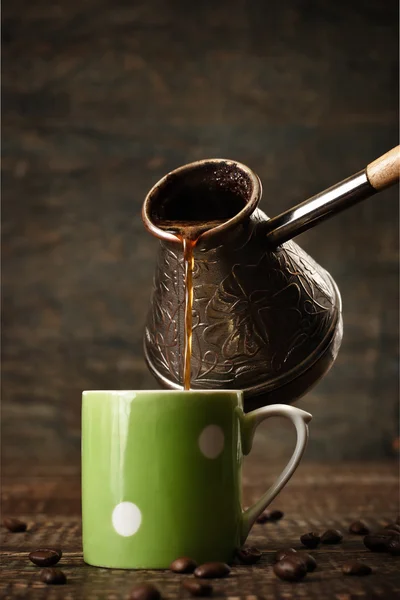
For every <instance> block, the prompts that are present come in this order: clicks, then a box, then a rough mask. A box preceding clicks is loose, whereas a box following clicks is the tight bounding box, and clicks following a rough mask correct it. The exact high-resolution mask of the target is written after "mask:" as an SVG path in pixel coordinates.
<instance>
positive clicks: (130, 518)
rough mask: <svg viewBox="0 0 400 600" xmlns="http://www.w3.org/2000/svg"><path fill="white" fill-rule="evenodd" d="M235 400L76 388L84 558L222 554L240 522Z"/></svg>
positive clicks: (225, 395)
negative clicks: (79, 400) (79, 411)
mask: <svg viewBox="0 0 400 600" xmlns="http://www.w3.org/2000/svg"><path fill="white" fill-rule="evenodd" d="M241 407H242V394H241V392H238V391H207V392H204V391H189V392H182V391H154V392H149V391H146V392H144V391H142V392H134V391H121V392H118V391H91V392H84V393H83V403H82V516H83V551H84V560H85V561H86V562H87V563H89V564H92V565H97V566H106V567H113V568H166V567H168V566H169V564H170V563H171V562H172V561H173V560H174V559H175V558H177V557H179V556H190V557H192V558H193V559H195V560H196V561H197V562H199V563H201V562H205V561H211V560H222V561H230V560H231V559H232V556H233V552H234V549H235V548H236V547H237V546H238V545H239V543H240V535H241V533H240V531H241V523H242V510H241V498H240V493H241V492H240V490H241V484H240V471H241V463H242V447H241V435H240V420H241V419H242V417H243V412H242V408H241Z"/></svg>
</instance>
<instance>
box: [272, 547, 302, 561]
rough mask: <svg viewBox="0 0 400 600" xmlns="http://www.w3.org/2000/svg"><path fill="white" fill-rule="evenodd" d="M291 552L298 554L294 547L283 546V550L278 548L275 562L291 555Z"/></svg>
mask: <svg viewBox="0 0 400 600" xmlns="http://www.w3.org/2000/svg"><path fill="white" fill-rule="evenodd" d="M291 554H297V550H295V549H294V548H281V550H277V551H276V552H275V557H274V558H275V562H279V561H280V560H282V559H284V558H286V557H288V556H290V555H291Z"/></svg>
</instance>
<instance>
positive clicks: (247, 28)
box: [2, 0, 398, 472]
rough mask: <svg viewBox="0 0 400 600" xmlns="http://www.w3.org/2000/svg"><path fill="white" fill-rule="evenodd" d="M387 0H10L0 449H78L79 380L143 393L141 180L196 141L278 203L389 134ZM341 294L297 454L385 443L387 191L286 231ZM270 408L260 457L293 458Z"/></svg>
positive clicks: (394, 131) (380, 146) (393, 80)
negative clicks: (335, 344)
mask: <svg viewBox="0 0 400 600" xmlns="http://www.w3.org/2000/svg"><path fill="white" fill-rule="evenodd" d="M397 23H398V10H397V1H396V0H385V2H379V1H378V0H375V1H373V2H372V1H368V0H352V1H351V2H349V1H348V0H346V1H345V0H335V1H329V0H294V1H288V2H273V1H271V2H266V1H262V0H260V1H256V0H252V1H250V0H247V1H246V0H230V1H228V0H220V1H218V2H215V1H214V0H202V1H201V2H197V3H193V2H187V0H174V1H172V0H170V1H168V0H146V1H142V0H137V1H134V0H79V1H78V0H54V1H50V0H35V1H34V2H32V1H31V0H13V1H11V0H7V1H6V2H5V3H3V29H2V36H3V81H2V84H3V85H2V101H3V179H2V192H3V193H2V199H3V202H2V225H3V237H2V244H3V250H2V430H3V431H2V433H3V435H2V458H3V462H4V465H5V467H6V470H7V469H8V470H9V469H12V470H13V471H14V472H15V471H16V472H18V470H19V471H21V472H22V471H23V470H24V469H25V468H27V466H29V464H32V463H35V464H36V465H42V466H43V469H45V468H46V466H48V467H49V468H50V467H51V469H56V468H57V466H63V468H66V467H68V465H70V466H71V467H72V468H73V467H77V466H78V464H79V455H80V393H81V390H83V389H91V388H103V389H104V388H138V389H140V388H151V387H154V382H153V379H152V377H151V375H150V374H149V373H148V371H147V369H146V366H145V363H144V360H143V355H142V340H141V338H142V329H143V324H144V319H145V314H146V310H147V307H148V299H149V293H150V288H151V281H152V271H153V264H154V258H155V251H156V242H155V241H154V240H153V239H152V238H151V237H150V236H149V235H148V234H147V233H146V232H145V231H144V228H143V226H142V223H141V219H140V209H141V204H142V201H143V198H144V195H145V194H146V192H147V191H148V189H149V188H150V187H151V186H152V185H153V184H154V183H155V181H157V179H158V178H159V177H161V176H162V175H163V174H165V173H166V172H168V171H169V170H171V169H173V168H175V167H177V166H179V165H181V164H184V163H186V162H190V161H193V160H196V159H200V158H207V157H226V158H233V159H238V160H240V161H242V162H244V163H247V164H248V165H249V166H250V167H252V168H253V169H254V170H255V171H256V172H257V173H258V174H259V175H260V177H261V179H262V182H263V185H264V190H265V192H264V197H263V200H262V204H261V207H262V208H263V209H264V210H265V211H266V212H267V213H268V214H269V215H270V216H273V215H275V214H277V213H278V212H280V211H282V210H283V209H286V208H288V207H290V206H291V205H293V204H294V203H297V202H298V201H301V200H303V199H304V198H306V197H307V196H309V195H311V194H313V193H315V192H317V191H319V190H321V189H323V188H324V187H327V186H329V185H331V184H333V183H335V182H336V181H337V180H339V179H341V178H344V177H346V176H348V175H350V174H352V173H353V172H355V171H357V170H359V169H360V168H362V167H364V166H365V165H366V164H367V162H369V161H371V160H372V159H374V158H375V157H376V156H378V155H380V154H382V153H383V152H385V151H386V150H388V149H389V148H390V147H392V146H394V145H395V144H396V143H397V139H398V128H397V122H398V112H397V106H398V94H397V89H398V59H397V56H398V47H397V44H398V26H397ZM298 241H299V242H300V244H301V245H303V247H304V248H305V249H306V250H307V251H308V252H310V254H311V255H312V256H313V257H314V258H315V259H316V260H317V261H318V262H320V263H321V264H322V265H323V266H324V267H325V268H327V269H328V270H329V271H330V272H331V273H332V275H333V276H334V277H335V279H336V281H337V282H338V284H339V287H340V289H341V291H342V296H343V304H344V328H345V337H344V341H343V346H342V350H341V353H340V357H339V359H338V361H337V363H336V365H335V366H334V368H333V370H332V371H331V372H330V374H329V375H328V376H327V377H326V379H325V380H324V381H323V382H322V383H320V384H319V385H318V387H316V388H315V389H314V390H313V391H312V392H311V393H310V394H309V395H308V396H307V397H306V398H304V399H303V400H302V401H301V402H300V406H301V407H303V408H305V409H306V410H309V411H311V412H312V413H313V414H314V421H313V423H312V436H311V442H310V446H309V450H308V453H307V456H308V458H310V459H311V458H312V459H317V460H328V459H346V460H347V459H357V460H359V459H372V458H374V459H382V458H385V457H394V456H396V453H397V452H398V418H397V410H398V409H397V406H398V192H397V190H391V191H387V192H384V193H382V194H381V195H380V196H376V197H374V198H372V199H370V200H368V201H366V202H365V203H364V204H362V205H360V206H358V207H356V208H353V209H352V210H349V211H348V212H346V213H344V214H342V215H340V216H338V217H336V218H335V219H333V220H331V221H330V222H327V223H325V224H323V225H320V226H319V227H318V228H316V229H314V230H312V231H310V232H308V233H306V234H303V235H302V236H301V238H299V240H298ZM287 431H288V430H287V429H286V428H285V427H284V426H283V425H281V424H280V423H278V422H277V423H276V426H275V427H272V426H271V424H270V425H269V426H268V425H266V426H265V427H264V428H263V429H262V431H261V433H260V435H259V438H258V441H257V444H256V448H255V452H256V453H259V454H261V453H262V452H264V451H265V450H266V449H267V450H268V452H269V453H270V455H271V456H274V457H277V458H280V457H281V456H282V457H283V456H286V455H287V453H288V448H289V446H291V444H292V443H293V437H292V434H289V433H287Z"/></svg>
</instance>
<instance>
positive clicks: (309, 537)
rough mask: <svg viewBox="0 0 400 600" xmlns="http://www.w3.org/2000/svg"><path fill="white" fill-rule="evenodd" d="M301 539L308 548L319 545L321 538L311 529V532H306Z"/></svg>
mask: <svg viewBox="0 0 400 600" xmlns="http://www.w3.org/2000/svg"><path fill="white" fill-rule="evenodd" d="M300 541H301V543H302V544H303V546H306V548H316V547H317V546H318V545H319V543H320V541H321V538H320V536H319V535H318V533H315V532H314V531H310V533H305V534H304V535H302V536H301V537H300Z"/></svg>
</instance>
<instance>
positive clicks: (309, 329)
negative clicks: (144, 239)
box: [143, 147, 400, 408]
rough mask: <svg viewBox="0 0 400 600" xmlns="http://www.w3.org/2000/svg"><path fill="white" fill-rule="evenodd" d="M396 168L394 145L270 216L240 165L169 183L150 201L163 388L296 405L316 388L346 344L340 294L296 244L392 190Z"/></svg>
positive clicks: (189, 173)
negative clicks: (239, 392)
mask: <svg viewBox="0 0 400 600" xmlns="http://www.w3.org/2000/svg"><path fill="white" fill-rule="evenodd" d="M399 167H400V152H399V147H397V148H394V149H392V150H390V151H389V152H388V153H387V154H385V155H383V156H382V157H380V158H378V159H377V160H375V161H374V162H372V163H370V164H369V165H368V166H367V167H366V169H364V170H362V171H360V172H359V173H356V174H355V175H353V176H351V177H349V178H348V179H345V180H344V181H341V182H340V183H338V184H336V185H334V186H333V187H331V188H329V189H327V190H325V191H323V192H321V193H319V194H317V195H316V196H313V197H312V198H310V199H309V200H306V201H305V202H303V203H301V204H299V205H297V206H295V207H294V208H292V209H290V210H288V211H286V212H284V213H283V214H281V215H279V216H277V217H274V218H272V219H268V217H267V216H266V215H265V214H264V213H262V211H260V210H259V209H258V207H257V206H258V202H259V200H260V198H261V193H262V192H261V183H260V180H259V178H258V177H257V175H255V174H254V173H253V172H252V171H251V170H250V169H249V168H248V167H246V166H245V165H242V164H241V163H238V162H235V161H230V160H222V159H210V160H203V161H198V162H196V163H192V164H189V165H185V166H183V167H180V168H179V169H176V170H175V171H173V172H172V173H170V174H168V175H166V176H165V177H164V178H162V179H161V180H160V181H159V182H158V183H157V184H156V185H155V186H154V187H153V188H152V190H151V191H150V192H149V194H148V195H147V197H146V199H145V202H144V206H143V220H144V223H145V226H146V227H147V228H148V230H149V231H150V232H151V233H153V234H154V235H155V236H157V237H158V238H159V239H160V240H161V244H160V251H159V262H158V269H157V272H156V278H155V287H154V290H153V296H152V303H151V307H150V311H149V316H148V321H147V326H146V332H145V341H144V349H145V356H146V360H147V363H148V366H149V367H150V369H151V371H152V372H153V374H154V375H155V376H156V378H157V379H158V380H159V382H160V383H161V384H162V385H163V386H164V387H168V388H175V389H179V388H181V387H182V382H183V387H184V389H189V388H190V384H191V383H192V386H193V387H194V389H206V388H210V387H212V388H232V389H243V390H244V392H245V403H246V401H247V405H248V406H247V407H248V408H254V407H255V406H259V405H262V404H266V403H273V402H276V401H280V402H282V401H283V402H292V401H294V400H295V399H297V398H298V397H299V396H301V395H302V394H303V393H305V391H307V390H308V389H309V388H310V387H311V386H312V385H314V384H315V383H316V381H318V379H320V378H321V377H322V376H323V375H324V374H325V373H326V372H327V371H328V370H329V368H330V366H331V365H332V364H333V362H334V360H335V358H336V356H337V353H338V350H339V347H340V342H341V338H342V319H341V300H340V294H339V291H338V289H337V287H336V285H335V283H334V281H333V279H332V278H331V276H330V275H329V274H328V273H327V272H326V271H325V270H324V269H322V268H321V267H319V265H317V264H316V263H315V261H313V259H312V258H311V257H309V256H308V255H307V254H306V253H305V252H304V251H303V250H301V249H300V248H299V247H298V246H297V244H295V243H294V242H292V241H289V240H291V238H293V237H295V236H296V235H298V234H299V233H302V232H303V231H306V230H307V229H309V228H310V227H313V226H314V225H315V224H317V223H320V222H321V221H323V220H325V219H327V218H329V217H331V216H333V215H334V214H337V213H338V212H340V211H342V210H344V209H345V208H348V207H350V206H352V205H353V204H355V203H357V202H359V201H361V200H363V199H366V198H368V197H369V196H371V195H373V194H375V193H377V192H379V191H380V190H382V189H384V188H385V187H388V186H390V185H392V184H394V183H396V182H397V181H398V180H399ZM177 242H178V244H179V245H178V244H177ZM182 250H183V256H182ZM182 267H183V269H182ZM197 267H198V268H197ZM193 268H195V270H196V273H195V274H194V273H193ZM182 271H183V274H184V276H183V279H182V277H181V273H182ZM193 280H194V281H193ZM193 311H195V314H196V322H195V323H194V324H193V325H192V318H193ZM193 343H194V347H193V350H194V353H193V354H192V344H193ZM182 346H183V352H182ZM182 355H183V356H184V360H183V361H182ZM192 359H193V360H192ZM191 362H192V366H194V368H195V373H194V377H192V382H191V370H190V367H191ZM193 363H195V364H194V365H193Z"/></svg>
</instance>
